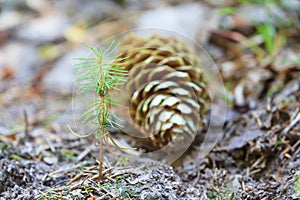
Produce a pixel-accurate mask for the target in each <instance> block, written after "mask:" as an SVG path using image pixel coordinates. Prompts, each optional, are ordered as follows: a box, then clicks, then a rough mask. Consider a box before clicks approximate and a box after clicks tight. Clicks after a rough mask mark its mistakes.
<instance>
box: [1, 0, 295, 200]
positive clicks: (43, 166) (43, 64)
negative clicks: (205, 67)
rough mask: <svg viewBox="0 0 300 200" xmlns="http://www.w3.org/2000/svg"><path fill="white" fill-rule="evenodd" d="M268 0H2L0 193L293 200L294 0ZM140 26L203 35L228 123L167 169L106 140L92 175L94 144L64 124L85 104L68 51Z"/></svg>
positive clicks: (125, 140)
mask: <svg viewBox="0 0 300 200" xmlns="http://www.w3.org/2000/svg"><path fill="white" fill-rule="evenodd" d="M217 2H218V3H217ZM266 2H268V3H262V2H260V1H251V0H245V1H238V0H237V1H235V0H224V1H210V0H205V1H193V0H185V1H178V0H168V1H136V0H115V1H108V0H105V1H88V0H76V1H71V0H66V1H56V0H53V1H50V0H49V1H48V0H36V1H34V0H28V1H0V199H1V200H2V199H90V200H92V199H149V200H150V199H265V200H267V199H274V200H275V199H276V200H277V199H278V200H282V199H288V200H292V199H300V50H299V49H300V43H299V41H300V22H299V20H300V14H299V13H300V5H299V2H298V1H284V0H282V1H279V0H278V1H276V0H270V1H266ZM191 22H192V23H191ZM143 27H156V28H157V29H159V28H167V29H172V30H175V31H177V32H179V33H182V34H185V35H187V36H188V37H190V38H193V39H194V40H195V41H197V42H198V43H201V45H202V46H203V47H204V48H205V49H206V51H207V52H208V53H209V55H210V56H211V57H212V59H213V60H214V62H215V63H216V66H217V67H218V70H219V72H220V75H221V76H222V80H223V82H224V87H225V90H226V94H227V97H226V99H225V102H226V105H227V112H226V117H225V124H224V125H223V126H222V131H221V132H220V134H219V138H218V142H217V144H216V145H215V146H214V147H213V149H212V150H211V151H210V152H209V153H208V154H207V155H205V157H204V158H200V157H199V155H200V152H199V145H201V141H197V142H195V144H193V145H192V146H191V148H190V150H189V151H187V152H186V153H185V155H184V156H183V157H182V158H181V159H180V160H179V161H178V162H177V164H174V165H172V166H171V165H169V164H167V163H166V162H164V161H160V160H159V161H156V160H151V159H149V158H144V157H143V156H142V155H143V153H142V152H143V151H144V149H143V148H140V149H137V150H130V151H121V150H119V149H117V148H116V147H114V146H113V145H110V150H109V149H107V148H105V153H104V158H105V159H104V178H103V179H102V180H99V179H98V178H97V172H98V161H97V160H98V151H99V150H98V146H97V145H95V144H94V142H93V138H78V137H76V136H74V135H73V134H71V132H70V130H69V129H68V128H67V125H71V126H72V128H76V126H75V125H74V120H75V121H76V119H74V118H76V115H75V114H76V113H80V112H81V111H82V109H83V108H82V107H80V106H82V104H78V105H77V104H76V105H75V106H74V99H75V101H76V100H78V99H77V98H79V97H78V96H75V95H74V92H73V84H74V82H73V75H72V73H73V72H72V67H73V66H74V60H73V58H76V57H84V56H86V54H87V53H88V50H87V49H86V47H85V46H84V45H82V43H83V42H84V43H88V44H96V43H97V42H96V41H101V40H103V39H105V38H107V37H109V36H111V35H113V34H117V33H121V32H123V31H130V30H132V29H133V28H143ZM74 113H75V114H74ZM210 120H218V119H210ZM78 126H81V125H78ZM83 129H84V127H83ZM202 134H203V135H204V136H205V130H203V133H202ZM112 135H113V137H114V138H115V141H116V142H117V143H118V144H121V146H122V145H123V146H124V145H125V146H131V147H134V145H136V144H137V143H136V141H134V139H132V138H131V137H130V136H127V135H126V134H124V133H122V132H121V131H117V130H112Z"/></svg>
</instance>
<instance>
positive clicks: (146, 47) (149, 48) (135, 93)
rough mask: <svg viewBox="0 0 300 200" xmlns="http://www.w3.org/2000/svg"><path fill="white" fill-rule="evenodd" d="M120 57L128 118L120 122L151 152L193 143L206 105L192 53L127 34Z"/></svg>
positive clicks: (176, 44)
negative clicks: (122, 62) (136, 133)
mask: <svg viewBox="0 0 300 200" xmlns="http://www.w3.org/2000/svg"><path fill="white" fill-rule="evenodd" d="M118 55H119V57H120V58H124V59H125V63H124V64H122V65H121V66H122V67H123V69H126V70H128V82H127V83H126V84H125V87H124V88H123V89H124V90H123V93H126V94H127V97H126V98H125V100H124V99H123V101H124V102H125V105H126V106H127V107H128V109H129V110H128V113H129V114H128V115H127V116H126V115H122V114H121V116H120V117H121V118H122V120H125V121H126V122H127V123H126V124H125V126H126V127H127V128H129V127H128V126H130V128H131V130H132V129H134V130H135V131H137V132H138V134H140V135H138V136H139V137H144V139H143V140H142V141H143V142H147V145H144V146H148V144H150V145H151V147H153V148H154V149H157V148H161V147H163V146H165V145H167V144H172V143H174V144H175V143H176V142H174V141H175V140H176V141H181V142H183V143H184V142H185V141H187V140H186V139H187V138H189V139H191V138H192V139H194V138H195V136H196V134H197V133H199V131H201V129H203V126H204V123H203V120H204V118H205V115H206V113H207V105H208V104H209V102H210V100H209V96H208V92H207V86H206V82H205V80H204V78H203V75H202V72H201V67H200V63H199V61H197V59H196V57H195V53H194V52H193V51H191V50H190V49H189V48H188V46H187V45H186V44H185V43H184V42H182V41H179V40H177V39H174V38H171V37H168V38H165V37H160V36H157V35H154V36H152V37H151V38H148V39H143V38H139V37H137V36H135V35H133V34H130V35H128V36H126V37H125V38H124V39H123V40H122V41H121V44H120V47H119V54H118ZM123 108H124V107H123ZM121 109H122V108H121ZM119 110H120V109H119ZM121 112H122V111H121ZM125 112H126V111H125ZM122 113H124V110H123V112H122ZM129 118H130V119H129ZM126 127H125V128H126ZM144 144H145V143H144ZM176 145H178V143H176Z"/></svg>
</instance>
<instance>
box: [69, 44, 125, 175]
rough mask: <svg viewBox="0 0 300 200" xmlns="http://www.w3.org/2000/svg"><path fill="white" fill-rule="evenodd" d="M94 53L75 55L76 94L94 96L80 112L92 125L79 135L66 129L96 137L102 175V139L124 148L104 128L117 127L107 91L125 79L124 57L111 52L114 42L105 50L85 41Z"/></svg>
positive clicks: (116, 88) (114, 47) (115, 45)
mask: <svg viewBox="0 0 300 200" xmlns="http://www.w3.org/2000/svg"><path fill="white" fill-rule="evenodd" d="M86 46H87V47H88V48H89V49H90V50H91V52H92V53H93V55H94V57H92V58H76V59H75V60H78V61H79V63H78V64H76V65H75V70H76V74H75V81H76V82H77V83H78V91H77V92H78V94H83V93H89V94H93V93H94V94H95V93H96V96H97V98H96V99H95V100H94V101H93V102H92V105H90V107H89V109H88V110H86V111H85V112H84V113H83V114H82V115H81V116H82V119H83V121H84V122H85V123H89V124H95V125H96V129H95V130H93V131H91V132H90V133H88V134H86V135H79V134H77V133H75V132H74V131H72V130H71V128H70V127H69V129H70V131H71V132H72V133H73V134H74V135H76V136H77V137H88V136H90V135H94V136H95V140H96V139H98V141H99V171H98V177H99V178H102V176H103V174H102V168H103V142H105V143H106V145H108V140H111V142H112V143H113V144H114V145H115V146H116V147H118V148H119V149H122V150H126V149H128V148H121V147H119V146H118V145H117V144H116V142H115V141H114V140H113V138H112V136H111V135H110V133H109V130H108V128H119V127H120V125H119V124H117V123H116V122H114V121H113V120H112V119H113V118H116V117H117V116H115V115H114V114H113V113H112V111H111V105H112V104H114V105H116V103H115V102H113V100H112V99H111V96H110V92H111V91H112V90H119V86H120V85H122V84H124V83H125V82H126V71H125V70H123V69H122V66H121V65H122V64H123V63H124V62H125V61H126V59H124V58H118V56H113V54H114V52H115V50H116V49H117V48H118V44H116V43H115V42H112V43H111V44H110V45H109V46H108V47H107V48H106V49H105V50H104V49H102V48H94V47H92V46H89V45H86Z"/></svg>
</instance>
